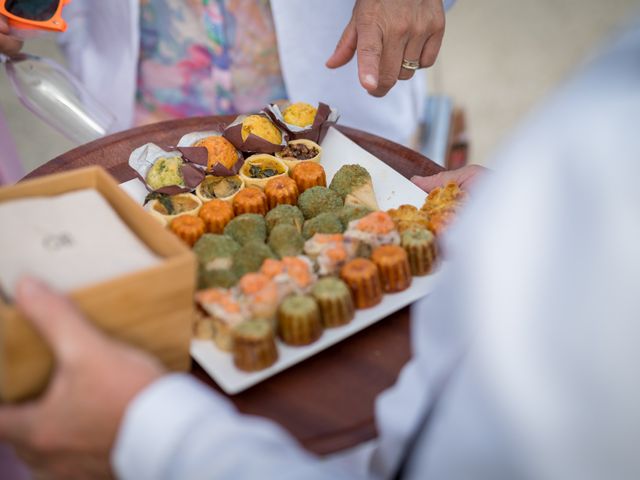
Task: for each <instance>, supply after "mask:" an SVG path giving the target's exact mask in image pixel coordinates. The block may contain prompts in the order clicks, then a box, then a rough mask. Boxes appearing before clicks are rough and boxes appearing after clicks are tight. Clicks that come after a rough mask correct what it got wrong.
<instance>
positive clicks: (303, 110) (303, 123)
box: [282, 102, 318, 128]
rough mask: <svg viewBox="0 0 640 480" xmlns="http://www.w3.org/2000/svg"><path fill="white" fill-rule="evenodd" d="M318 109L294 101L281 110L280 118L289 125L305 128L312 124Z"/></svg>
mask: <svg viewBox="0 0 640 480" xmlns="http://www.w3.org/2000/svg"><path fill="white" fill-rule="evenodd" d="M317 113H318V109H317V108H316V107H314V106H313V105H309V104H308V103H305V102H296V103H292V104H291V105H289V106H288V107H287V108H285V109H284V110H283V112H282V118H283V119H284V121H285V122H286V123H287V124H289V125H295V126H296V127H300V128H307V127H310V126H311V125H313V121H314V120H315V118H316V114H317Z"/></svg>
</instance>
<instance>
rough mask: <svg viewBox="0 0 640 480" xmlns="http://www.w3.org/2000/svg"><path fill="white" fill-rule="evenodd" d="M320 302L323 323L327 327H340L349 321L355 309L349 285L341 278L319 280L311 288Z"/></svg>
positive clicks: (314, 296)
mask: <svg viewBox="0 0 640 480" xmlns="http://www.w3.org/2000/svg"><path fill="white" fill-rule="evenodd" d="M311 295H313V298H315V299H316V302H318V307H319V308H320V316H321V318H322V324H323V325H324V327H325V328H332V327H340V326H342V325H346V324H347V323H349V322H350V321H351V320H352V319H353V317H354V315H355V309H354V306H353V299H352V298H351V292H350V291H349V287H347V284H346V283H344V282H343V281H342V280H340V279H339V278H333V277H327V278H322V279H320V280H318V282H317V283H316V284H315V285H314V286H313V288H312V290H311Z"/></svg>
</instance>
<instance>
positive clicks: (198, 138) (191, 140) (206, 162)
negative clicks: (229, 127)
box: [177, 131, 244, 177]
mask: <svg viewBox="0 0 640 480" xmlns="http://www.w3.org/2000/svg"><path fill="white" fill-rule="evenodd" d="M211 137H222V134H221V133H220V132H213V131H210V132H191V133H187V134H186V135H184V136H183V137H182V138H181V139H180V141H179V142H178V146H177V148H178V150H179V151H180V153H182V156H183V157H184V158H185V159H186V160H187V161H189V162H191V163H193V164H195V165H197V166H198V167H199V168H201V169H204V170H205V171H206V172H207V173H208V174H211V175H215V176H217V177H230V176H233V175H237V174H238V172H239V171H240V168H241V167H242V164H243V163H244V156H243V155H242V152H241V151H240V150H238V149H235V146H234V149H235V150H236V152H235V153H236V160H235V163H233V165H224V164H223V163H221V162H217V163H216V162H210V158H209V151H208V149H207V148H206V147H205V146H203V145H200V143H201V142H202V141H206V140H207V139H210V138H211ZM228 163H229V162H228Z"/></svg>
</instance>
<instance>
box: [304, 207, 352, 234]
mask: <svg viewBox="0 0 640 480" xmlns="http://www.w3.org/2000/svg"><path fill="white" fill-rule="evenodd" d="M342 232H344V227H343V226H342V222H341V221H340V219H339V218H338V217H337V215H336V214H335V213H321V214H320V215H318V216H316V217H313V218H312V219H310V220H307V221H306V222H304V226H303V227H302V236H303V237H304V238H305V240H309V239H310V238H311V237H313V236H314V235H315V234H316V233H342Z"/></svg>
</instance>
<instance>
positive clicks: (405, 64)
mask: <svg viewBox="0 0 640 480" xmlns="http://www.w3.org/2000/svg"><path fill="white" fill-rule="evenodd" d="M402 68H404V69H406V70H412V71H414V70H418V69H419V68H420V62H414V61H411V60H407V59H406V58H405V59H403V60H402Z"/></svg>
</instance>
